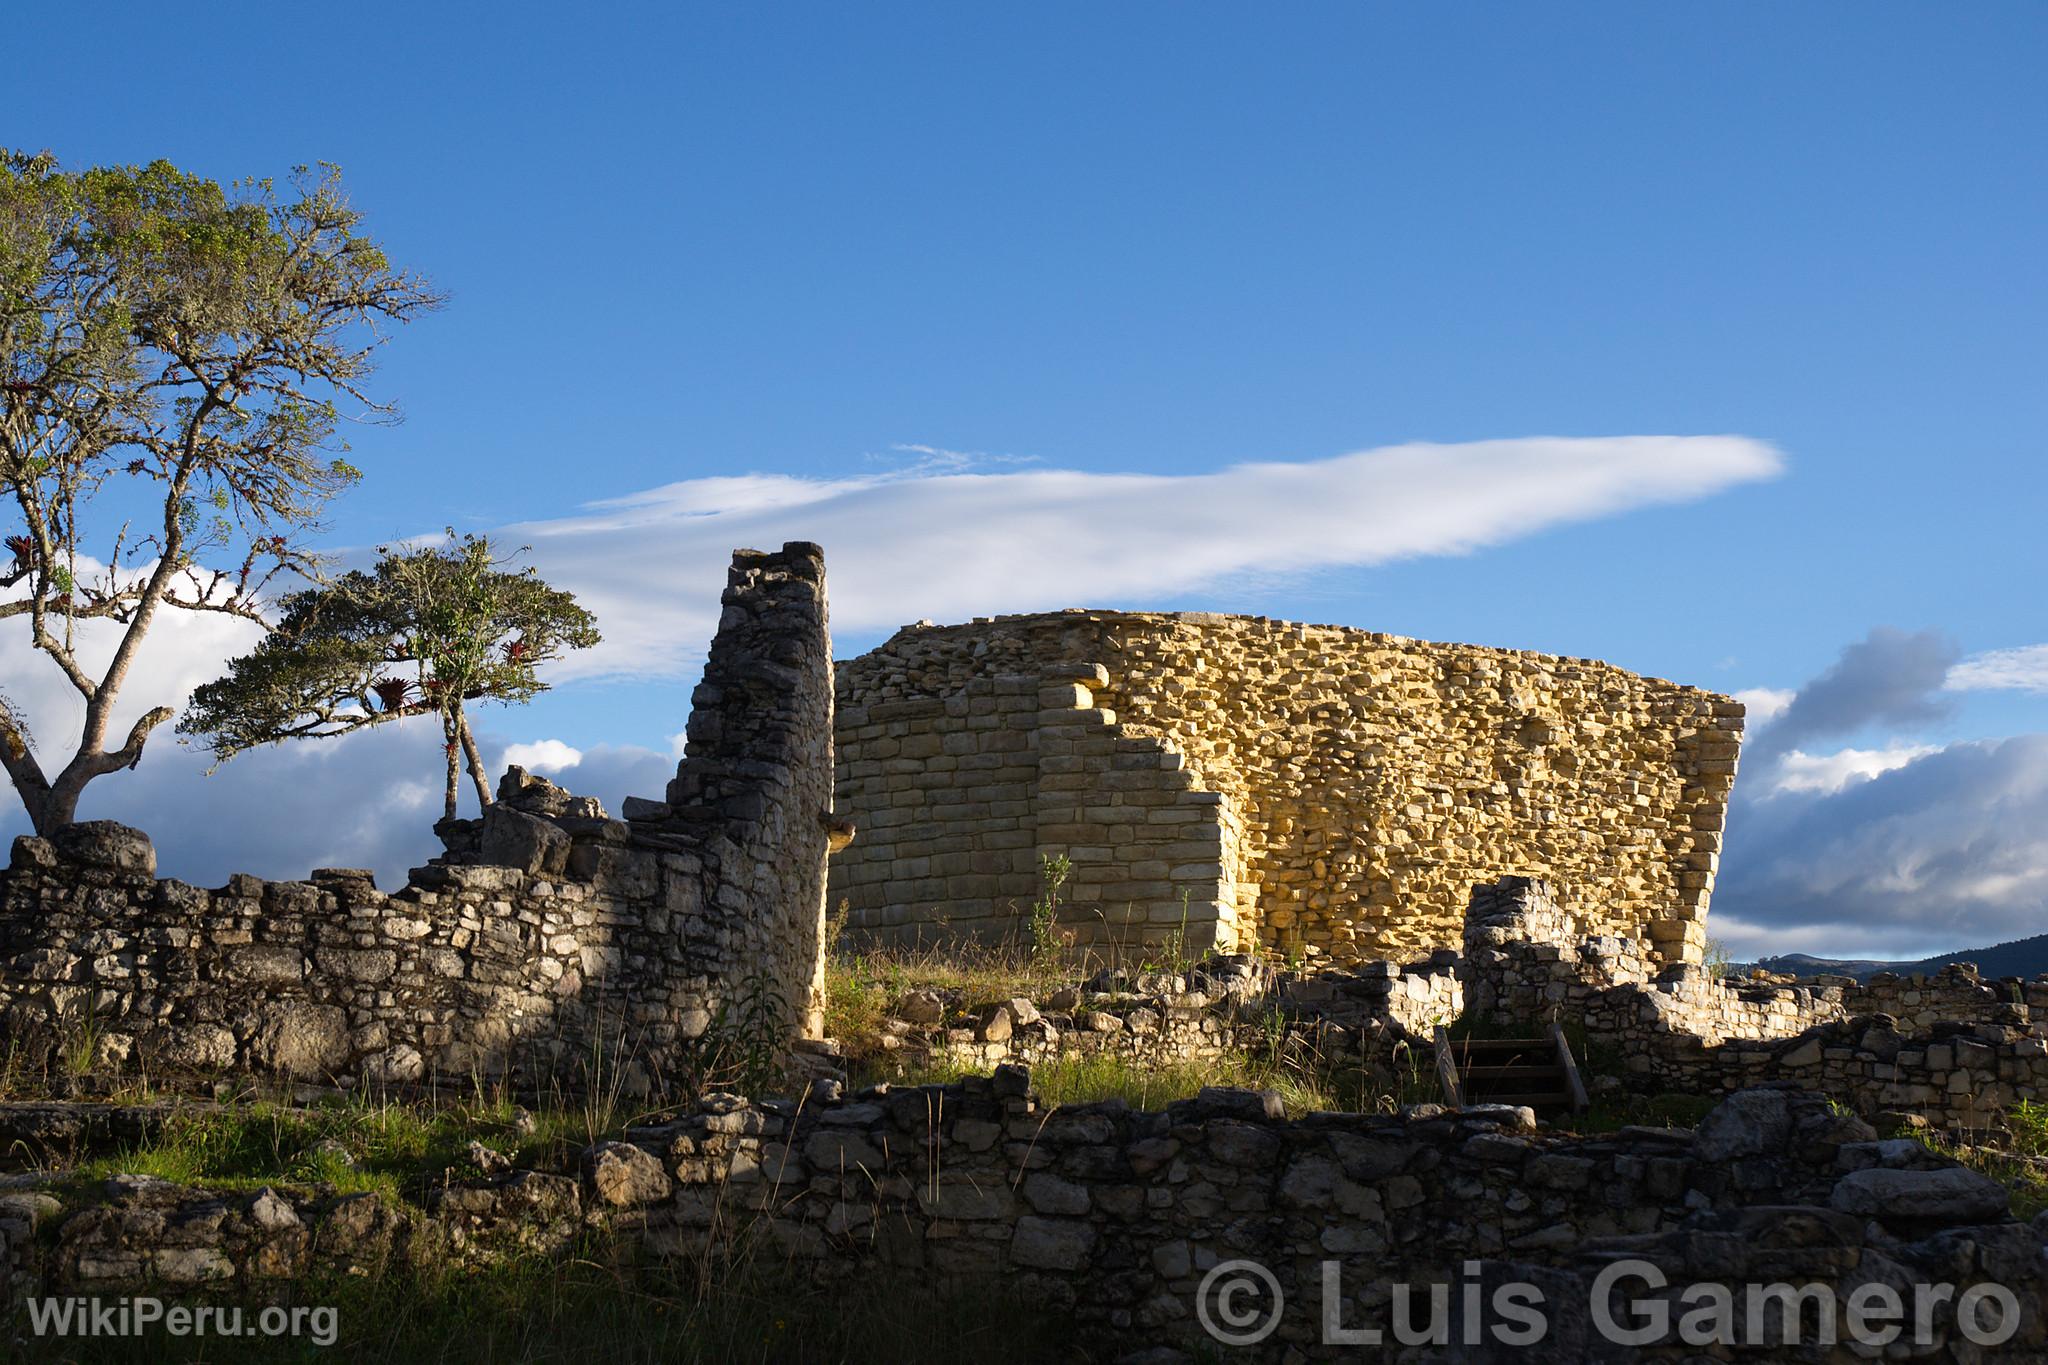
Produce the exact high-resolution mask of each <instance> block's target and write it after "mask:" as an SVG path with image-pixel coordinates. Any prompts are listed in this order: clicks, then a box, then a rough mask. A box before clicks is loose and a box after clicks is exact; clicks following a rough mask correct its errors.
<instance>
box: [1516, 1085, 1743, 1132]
mask: <svg viewBox="0 0 2048 1365" xmlns="http://www.w3.org/2000/svg"><path fill="white" fill-rule="evenodd" d="M1722 1098H1723V1097H1722V1096H1719V1095H1689V1094H1680V1093H1678V1092H1676V1091H1666V1092H1664V1093H1662V1094H1657V1095H1620V1096H1616V1097H1613V1098H1604V1097H1603V1098H1602V1099H1600V1100H1597V1101H1595V1102H1594V1104H1593V1105H1592V1107H1590V1108H1589V1109H1587V1110H1586V1111H1585V1112H1584V1113H1582V1114H1573V1115H1570V1116H1565V1115H1559V1116H1558V1117H1557V1118H1555V1119H1554V1120H1553V1123H1554V1124H1555V1126H1556V1127H1558V1128H1560V1129H1562V1130H1564V1131H1566V1132H1572V1133H1611V1132H1614V1131H1615V1130H1616V1129H1619V1128H1629V1127H1642V1128H1697V1127H1698V1126H1699V1123H1700V1120H1701V1119H1703V1118H1705V1117H1706V1116H1707V1115H1708V1114H1709V1113H1710V1112H1712V1110H1713V1108H1714V1106H1715V1105H1717V1104H1719V1103H1720V1102H1721V1100H1722Z"/></svg>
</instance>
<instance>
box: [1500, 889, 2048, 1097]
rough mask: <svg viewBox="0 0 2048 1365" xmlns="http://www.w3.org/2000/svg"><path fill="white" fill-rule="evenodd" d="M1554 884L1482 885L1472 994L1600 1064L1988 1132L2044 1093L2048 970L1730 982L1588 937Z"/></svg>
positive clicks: (1694, 1085) (1651, 1081)
mask: <svg viewBox="0 0 2048 1365" xmlns="http://www.w3.org/2000/svg"><path fill="white" fill-rule="evenodd" d="M1580 926H1581V920H1580V919H1579V917H1578V916H1576V915H1574V914H1573V913H1572V912H1571V911H1570V910H1568V909H1567V908H1565V907H1563V906H1562V905H1560V903H1559V901H1558V898H1557V897H1556V895H1555V894H1554V893H1553V891H1552V889H1551V888H1550V887H1549V886H1548V885H1547V884H1545V883H1543V882H1541V881H1538V880H1533V879H1530V878H1507V879H1504V880H1502V881H1501V882H1499V883H1496V884H1493V885H1489V886H1482V887H1479V888H1477V889H1476V890H1475V891H1474V892H1473V894H1472V906H1471V915H1470V919H1469V921H1468V924H1467V929H1466V952H1465V961H1464V963H1463V964H1462V970H1463V972H1464V973H1465V977H1466V982H1465V991H1466V1000H1467V1002H1468V1005H1469V1007H1470V1008H1471V1009H1472V1010H1473V1011H1474V1012H1475V1013H1476V1014H1478V1015H1480V1016H1483V1017H1485V1018H1487V1019H1489V1020H1492V1021H1495V1022H1512V1023H1518V1024H1525V1025H1542V1024H1545V1023H1548V1022H1550V1021H1552V1020H1557V1021H1559V1022H1561V1023H1564V1024H1565V1025H1566V1026H1567V1027H1569V1028H1570V1029H1571V1030H1572V1031H1573V1032H1574V1033H1575V1034H1576V1035H1577V1036H1578V1037H1580V1038H1581V1039H1582V1040H1583V1042H1584V1045H1585V1049H1586V1051H1587V1053H1588V1055H1589V1059H1590V1060H1595V1061H1606V1062H1608V1063H1610V1064H1613V1065H1618V1066H1619V1067H1621V1068H1622V1069H1623V1071H1624V1073H1625V1074H1626V1075H1627V1076H1629V1077H1630V1078H1632V1079H1633V1080H1634V1081H1635V1082H1636V1083H1637V1084H1639V1085H1640V1086H1642V1087H1644V1088H1647V1089H1660V1090H1672V1091H1679V1092H1684V1093H1689V1094H1706V1095H1712V1094H1717V1093H1723V1092H1732V1091H1736V1090H1740V1089H1743V1088H1745V1087H1747V1086H1753V1085H1756V1084H1758V1083H1759V1082H1762V1081H1780V1080H1782V1081H1788V1082H1792V1083H1796V1084H1799V1085H1802V1086H1806V1087H1810V1088H1812V1089H1814V1090H1817V1091H1820V1092H1822V1093H1825V1094H1827V1095H1828V1096H1830V1097H1832V1098H1834V1099H1836V1100H1838V1101H1840V1102H1842V1103H1844V1104H1847V1105H1849V1106H1851V1107H1852V1108H1854V1109H1856V1110H1857V1111H1858V1112H1860V1113H1863V1114H1866V1115H1872V1116H1877V1115H1890V1116H1895V1117H1907V1116H1910V1117H1912V1118H1914V1119H1917V1120H1924V1121H1927V1122H1931V1123H1934V1124H1936V1125H1940V1126H1944V1127H1958V1128H1966V1129H1977V1128H1983V1127H1987V1126H1989V1125H1991V1124H1992V1123H1994V1122H1995V1121H1996V1120H1997V1119H1998V1118H1999V1117H2000V1116H2001V1115H2002V1114H2004V1113H2005V1112H2006V1111H2008V1110H2010V1109H2011V1108H2012V1107H2013V1106H2014V1105H2015V1104H2017V1103H2019V1102H2020V1101H2022V1100H2025V1101H2030V1102H2033V1103H2037V1104H2038V1103H2042V1102H2044V1101H2048V979H2042V980H2035V981H2017V980H2011V981H1984V980H1981V979H1980V978H1979V977H1978V975H1977V972H1976V969H1975V968H1974V967H1971V966H1968V965H1957V966H1950V967H1945V968H1943V969H1942V970H1941V971H1940V972H1938V973H1936V974H1933V975H1916V976H1898V975H1894V974H1890V973H1886V974H1882V975H1879V976H1877V977H1874V978H1873V979H1871V980H1870V981H1868V982H1859V981H1856V980H1855V979H1853V978H1850V977H1846V976H1823V977H1818V978H1815V979H1813V980H1810V981H1795V980H1792V979H1790V978H1762V979H1753V978H1735V979H1729V980H1722V979H1719V978H1716V977H1714V976H1712V975H1710V974H1709V973H1708V972H1706V971H1704V970H1703V969H1701V968H1698V967H1695V966H1691V965H1680V966H1677V967H1672V968H1666V969H1662V970H1659V969H1657V968H1656V966H1655V964H1653V963H1651V962H1648V961H1646V960H1645V959H1644V958H1642V957H1641V956H1640V955H1639V954H1636V953H1634V952H1632V951H1631V946H1630V944H1629V943H1628V942H1626V941H1624V940H1619V939H1615V938H1612V937H1606V936H1598V935H1596V936H1594V937H1591V938H1580V937H1578V936H1577V935H1578V932H1579V929H1580Z"/></svg>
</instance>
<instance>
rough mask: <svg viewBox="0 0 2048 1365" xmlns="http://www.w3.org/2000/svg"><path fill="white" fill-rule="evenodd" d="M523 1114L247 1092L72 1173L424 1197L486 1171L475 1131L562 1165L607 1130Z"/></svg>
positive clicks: (510, 1152)
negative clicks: (288, 1101)
mask: <svg viewBox="0 0 2048 1365" xmlns="http://www.w3.org/2000/svg"><path fill="white" fill-rule="evenodd" d="M514 1118H515V1111H514V1110H513V1108H512V1107H511V1106H510V1105H509V1104H502V1103H496V1104H473V1105H452V1106H430V1105H425V1104H406V1103H399V1102H395V1101H378V1100H374V1099H349V1100H338V1101H334V1102H331V1103H328V1104H322V1105H317V1106H313V1107H309V1108H299V1107H292V1106H287V1105H282V1104H277V1103H273V1102H271V1101H267V1100H239V1101H236V1102H234V1103H232V1104H227V1105H222V1106H219V1107H196V1108H191V1109H184V1110H175V1111H173V1112H172V1113H171V1114H170V1115H169V1116H168V1117H167V1118H166V1119H165V1121H164V1123H163V1124H162V1126H161V1127H160V1128H159V1129H158V1130H157V1131H156V1132H155V1133H154V1134H152V1135H151V1136H150V1137H149V1138H147V1139H145V1140H143V1141H141V1142H136V1143H132V1144H128V1145H125V1146H122V1147H120V1148H117V1149H115V1150H113V1151H110V1152H105V1153H102V1154H98V1155H94V1156H91V1157H89V1158H88V1159H86V1160H85V1161H84V1162H82V1163H81V1164H80V1165H79V1166H78V1167H77V1168H75V1170H73V1171H72V1172H70V1173H69V1174H70V1178H72V1179H74V1180H79V1181H91V1180H99V1179H104V1178H105V1177H107V1176H110V1175H116V1174H133V1175H152V1176H156V1177H158V1178H160V1179H164V1180H170V1181H175V1182H178V1183H180V1184H200V1185H207V1186H211V1187H214V1188H219V1189H253V1188H255V1187H257V1186H259V1185H264V1184H280V1183H290V1184H305V1185H316V1184H326V1185H332V1186H333V1187H334V1188H336V1189H337V1190H339V1191H342V1192H347V1193H353V1192H357V1191H363V1190H377V1191H383V1192H386V1193H389V1194H393V1195H400V1196H405V1197H409V1198H418V1197H420V1196H421V1195H423V1194H424V1192H425V1190H426V1189H427V1188H429V1187H430V1186H431V1185H433V1184H435V1183H439V1181H440V1180H442V1179H444V1178H446V1177H447V1176H448V1175H449V1173H451V1172H452V1173H453V1174H454V1175H455V1176H457V1177H458V1178H460V1177H474V1176H476V1175H477V1174H479V1172H478V1171H477V1168H476V1166H475V1165H474V1163H473V1162H472V1161H471V1159H470V1157H469V1154H468V1148H469V1144H470V1142H471V1141H478V1142H481V1143H483V1145H485V1146H486V1147H490V1148H492V1149H494V1150H496V1151H499V1152H501V1153H503V1154H504V1155H506V1156H508V1157H510V1158H511V1159H512V1160H513V1161H514V1162H515V1163H517V1164H518V1165H521V1166H526V1167H531V1168H536V1169H562V1168H563V1167H564V1166H565V1165H566V1163H567V1162H568V1161H569V1160H571V1159H572V1157H573V1156H574V1154H575V1153H576V1152H577V1151H578V1150H579V1149H580V1148H581V1147H582V1146H584V1145H585V1144H587V1143H588V1142H590V1141H593V1140H595V1139H596V1138H599V1137H603V1136H606V1133H605V1132H603V1131H599V1132H596V1133H592V1132H590V1131H589V1129H590V1124H589V1116H588V1115H586V1114H584V1113H582V1112H570V1111H562V1112H553V1113H547V1112H544V1113H540V1114H535V1115H532V1116H531V1121H530V1124H529V1125H528V1126H527V1127H526V1128H525V1130H524V1131H521V1130H520V1129H519V1128H515V1126H514V1122H513V1120H514ZM613 1131H616V1129H615V1128H614V1129H613Z"/></svg>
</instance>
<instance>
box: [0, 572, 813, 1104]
mask: <svg viewBox="0 0 2048 1365" xmlns="http://www.w3.org/2000/svg"><path fill="white" fill-rule="evenodd" d="M693 703H694V705H693V710H692V713H691V717H690V722H689V731H688V747H687V750H686V753H685V756H684V758H683V760H682V762H681V764H680V765H679V767H678V769H677V773H676V778H675V781H674V782H672V783H671V784H670V785H669V789H668V792H667V799H666V800H665V801H649V800H634V799H629V800H628V801H627V803H626V809H625V812H624V814H625V816H626V818H625V819H623V820H618V819H612V818H610V817H608V816H607V814H606V813H605V811H604V810H603V809H602V808H601V807H600V806H599V805H598V804H597V802H596V801H594V800H592V799H590V798H588V797H574V796H571V795H570V794H569V793H567V792H565V791H563V790H562V789H560V788H559V787H555V786H554V785H553V784H551V783H548V782H545V781H541V780H537V779H533V778H529V777H527V776H526V775H525V774H524V773H522V772H520V771H519V770H518V769H516V768H515V769H513V770H512V772H511V773H509V774H508V775H507V777H506V780H505V783H504V784H503V786H502V787H501V789H500V797H501V799H500V800H499V801H498V802H497V803H495V804H494V805H493V806H492V807H491V808H490V809H489V810H488V811H487V812H486V813H485V814H484V816H483V817H482V818H481V819H480V820H474V821H453V822H444V824H443V825H442V826H441V827H440V832H441V834H442V836H443V838H444V839H445V840H446V841H447V844H448V853H447V855H446V856H445V857H443V858H440V859H437V860H435V862H434V863H433V864H431V865H429V866H427V867H424V868H420V869H416V870H415V871H414V873H413V875H412V877H411V879H410V881H409V882H408V884H407V885H406V886H404V887H403V888H401V889H399V890H397V891H395V892H388V893H387V892H384V891H380V890H378V889H377V888H376V886H375V885H374V884H373V883H372V881H371V879H370V876H369V874H367V873H364V872H356V871H348V870H339V869H328V870H323V871H318V872H314V873H313V874H312V875H311V876H310V877H309V878H307V879H306V880H304V881H295V882H265V881H260V880H258V879H256V878H254V877H246V876H237V877H234V878H232V879H230V880H229V882H228V884H227V885H226V886H224V887H219V888H216V889H212V890H208V889H204V888H201V887H196V886H189V885H187V884H185V883H183V882H178V881H168V880H158V879H157V878H156V876H155V870H156V857H155V852H154V850H153V849H152V847H151V846H150V843H149V840H148V839H147V837H145V836H144V835H142V834H141V833H139V832H138V831H135V830H131V829H127V828H124V827H122V826H119V825H114V824H110V823H106V822H89V823H85V824H80V825H74V826H72V827H70V828H69V829H66V830H63V831H61V832H59V834H58V835H57V836H56V837H55V838H54V839H47V840H46V839H38V838H30V837H23V838H20V839H17V840H16V841H15V843H14V849H13V858H12V862H11V864H10V866H9V868H8V870H7V871H6V873H5V874H4V875H0V1029H4V1032H5V1035H6V1037H7V1039H8V1040H10V1041H11V1042H13V1043H14V1044H15V1045H16V1046H17V1047H18V1048H19V1049H21V1050H22V1051H23V1052H24V1053H25V1054H26V1055H27V1056H29V1057H31V1058H32V1057H34V1056H35V1055H37V1054H41V1055H43V1056H45V1057H50V1056H52V1055H54V1054H56V1053H58V1052H60V1051H64V1050H66V1049H78V1048H81V1047H82V1048H85V1049H87V1050H88V1051H89V1053H90V1055H89V1056H87V1057H84V1058H82V1059H81V1060H82V1061H83V1062H84V1063H86V1064H88V1065H90V1066H92V1067H95V1068H105V1069H128V1068H135V1069H147V1070H149V1071H152V1072H155V1073H163V1072H167V1071H168V1072H194V1071H201V1072H204V1071H247V1072H255V1073H259V1074H267V1075H272V1076H283V1077H290V1078H296V1079H303V1080H314V1081H324V1080H329V1079H338V1080H343V1081H346V1082H348V1083H368V1084H373V1085H374V1084H387V1083H399V1084H403V1083H411V1082H416V1081H421V1080H423V1079H428V1078H431V1077H434V1076H439V1077H444V1078H451V1079H455V1080H465V1079H473V1078H475V1077H477V1076H479V1075H490V1076H496V1075H509V1076H511V1077H512V1078H513V1079H514V1080H515V1081H516V1082H517V1083H519V1084H520V1085H521V1086H522V1087H524V1088H527V1089H534V1088H545V1087H548V1086H554V1085H561V1086H574V1085H578V1084H581V1083H582V1082H583V1081H586V1080H593V1079H600V1078H598V1077H592V1076H586V1075H582V1074H581V1073H583V1072H585V1071H587V1070H588V1069H589V1068H590V1067H592V1066H603V1067H609V1068H613V1069H614V1070H613V1071H612V1072H611V1073H610V1074H609V1075H608V1076H607V1077H604V1078H601V1079H605V1080H607V1081H608V1082H609V1081H613V1080H618V1081H621V1082H622V1083H624V1084H625V1085H627V1086H628V1087H629V1088H630V1089H632V1090H634V1091H638V1092H642V1093H644V1092H647V1091H649V1090H655V1089H659V1088H661V1087H662V1086H663V1085H664V1084H665V1083H666V1082H667V1081H669V1080H671V1079H673V1078H674V1077H675V1076H676V1075H677V1074H678V1073H679V1072H683V1071H687V1070H688V1068H689V1065H690V1062H691V1050H692V1048H693V1047H700V1046H702V1043H701V1042H700V1040H702V1039H703V1038H704V1037H705V1036H706V1034H707V1030H709V1029H711V1027H712V1025H713V1022H714V1020H716V1019H717V1018H718V1016H719V1013H720V1011H721V1009H722V1008H728V1007H735V1006H740V1005H749V1004H750V1005H752V1006H753V1007H755V1008H756V1010H757V1011H761V1010H765V1011H768V1012H770V1013H773V1014H778V1015H780V1016H781V1017H782V1019H783V1020H784V1022H785V1027H786V1029H787V1031H789V1032H796V1031H798V1030H800V1029H802V1028H804V1027H805V1026H806V1025H807V1024H810V1025H813V1026H814V1025H815V1013H816V1010H817V1007H818V1003H819V989H820V982H821V979H822V977H821V973H822V969H823V957H822V927H821V926H822V916H823V909H824V904H823V894H824V877H825V873H824V866H825V858H826V853H827V848H828V844H829V842H830V841H831V839H832V837H833V836H832V826H833V816H832V814H831V802H832V738H831V736H832V685H831V645H830V639H829V635H828V630H827V621H826V607H825V578H824V563H823V557H822V555H821V553H820V552H819V550H818V548H817V547H816V546H815V545H808V544H802V543H797V544H791V545H786V546H784V547H783V549H782V550H781V551H780V552H778V553H762V552H759V551H752V550H744V551H740V552H739V553H737V554H736V555H735V556H734V558H733V565H732V570H731V574H730V577H729V580H728V585H727V587H726V590H725V596H724V614H723V616H722V617H721V619H720V622H719V629H718V635H717V638H716V639H715V640H714V641H713V643H712V647H711V652H710V658H709V662H708V664H707V666H706V669H705V674H704V679H703V682H702V684H701V685H700V686H699V687H698V688H697V691H696V694H695V696H694V698H693ZM594 1059H595V1060H594Z"/></svg>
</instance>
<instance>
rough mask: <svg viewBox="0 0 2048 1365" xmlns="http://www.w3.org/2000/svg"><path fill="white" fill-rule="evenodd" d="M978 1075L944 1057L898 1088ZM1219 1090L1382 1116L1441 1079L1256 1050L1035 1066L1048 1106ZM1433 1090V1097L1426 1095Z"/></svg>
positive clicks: (1155, 1099)
mask: <svg viewBox="0 0 2048 1365" xmlns="http://www.w3.org/2000/svg"><path fill="white" fill-rule="evenodd" d="M975 1074H978V1071H977V1068H975V1067H972V1066H969V1065H967V1064H965V1063H963V1062H960V1061H958V1060H954V1059H948V1058H940V1059H937V1060H935V1061H933V1062H931V1063H929V1064H926V1065H920V1066H915V1067H905V1068H903V1069H902V1070H901V1071H899V1072H898V1073H897V1074H896V1076H895V1077H894V1078H893V1083H895V1084H902V1085H937V1084H943V1083H946V1082H949V1081H955V1080H959V1079H960V1078H961V1077H963V1076H971V1075H975ZM1425 1082H1426V1084H1425ZM1212 1085H1214V1086H1237V1087H1241V1088H1244V1089H1250V1090H1274V1091H1277V1092H1278V1093H1279V1095H1280V1098H1281V1099H1282V1100H1284V1101H1285V1102H1286V1104H1287V1110H1288V1112H1289V1113H1291V1114H1303V1113H1309V1112H1312V1111H1315V1110H1331V1111H1338V1112H1343V1113H1382V1112H1387V1111H1390V1110H1392V1109H1393V1108H1395V1107H1397V1106H1399V1105H1402V1104H1412V1103H1414V1102H1416V1101H1417V1100H1427V1099H1431V1098H1433V1097H1434V1089H1433V1087H1434V1085H1435V1079H1434V1075H1433V1073H1432V1074H1430V1075H1427V1076H1424V1075H1420V1074H1419V1073H1418V1074H1417V1075H1415V1076H1412V1077H1409V1078H1406V1082H1405V1083H1404V1084H1402V1085H1400V1086H1398V1087H1396V1086H1390V1085H1388V1084H1387V1083H1386V1081H1385V1078H1384V1077H1381V1076H1377V1075H1375V1074H1374V1073H1370V1072H1367V1071H1365V1070H1363V1069H1362V1068H1358V1067H1355V1066H1353V1067H1343V1066H1338V1065H1334V1064H1330V1063H1326V1062H1324V1061H1322V1060H1321V1059H1317V1058H1314V1057H1306V1056H1301V1055H1298V1054H1296V1055H1288V1056H1282V1057H1275V1056H1270V1055H1260V1054H1259V1053H1257V1052H1254V1051H1252V1050H1248V1049H1239V1050H1234V1051H1231V1052H1227V1053H1225V1054H1223V1055H1221V1056H1217V1057H1200V1058H1174V1057H1146V1056H1143V1055H1133V1054H1130V1053H1125V1052H1110V1051H1103V1052H1090V1053H1067V1054H1064V1055H1062V1056H1059V1057H1056V1058H1054V1059H1052V1060H1050V1061H1046V1062H1040V1063H1038V1064H1037V1065H1035V1066H1033V1067H1032V1068H1031V1088H1032V1089H1033V1090H1034V1091H1035V1092H1037V1094H1038V1097H1039V1099H1040V1101H1041V1102H1042V1103H1044V1104H1046V1105H1047V1106H1054V1105H1071V1104H1092V1103H1094V1102H1096V1101H1098V1100H1122V1101H1124V1102H1125V1103H1126V1104H1128V1105H1130V1106H1131V1107H1133V1108H1135V1109H1159V1108H1162V1107H1163V1106H1165V1105H1168V1104H1171V1103H1172V1102H1173V1101H1175V1100H1184V1099H1192V1098H1193V1097H1194V1096H1195V1095H1197V1094H1199V1093H1200V1092H1201V1090H1202V1088H1203V1087H1204V1086H1212ZM1425 1090H1426V1091H1427V1092H1428V1093H1421V1092H1422V1091H1425Z"/></svg>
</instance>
